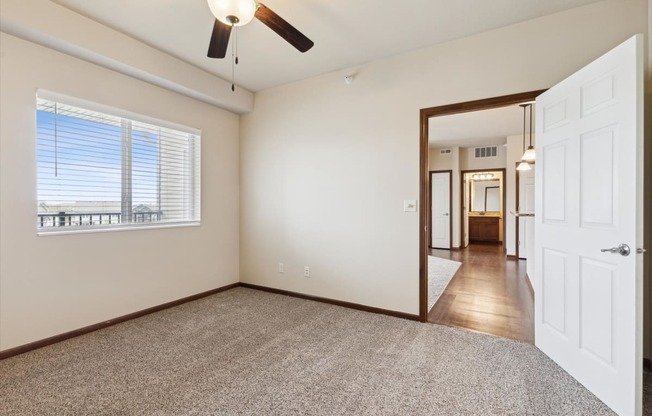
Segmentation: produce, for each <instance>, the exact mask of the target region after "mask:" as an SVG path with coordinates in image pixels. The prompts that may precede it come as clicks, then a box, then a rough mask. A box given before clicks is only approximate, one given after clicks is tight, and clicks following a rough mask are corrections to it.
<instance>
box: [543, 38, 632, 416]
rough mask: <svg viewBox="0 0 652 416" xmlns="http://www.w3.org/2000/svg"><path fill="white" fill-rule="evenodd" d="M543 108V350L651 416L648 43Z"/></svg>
mask: <svg viewBox="0 0 652 416" xmlns="http://www.w3.org/2000/svg"><path fill="white" fill-rule="evenodd" d="M536 102H537V104H536V108H537V110H536V111H537V115H536V126H537V127H536V132H537V143H536V152H537V170H536V183H537V188H538V189H537V193H536V196H535V199H536V204H535V205H536V210H535V212H536V216H535V236H536V239H535V257H536V264H535V270H536V272H535V275H536V277H535V282H536V283H535V339H536V346H537V347H539V348H540V349H541V350H542V351H543V352H544V353H546V354H547V355H548V356H550V357H551V358H552V359H553V360H555V361H556V362H557V363H558V364H559V365H560V366H561V367H562V368H564V369H565V370H566V371H568V372H569V373H570V374H571V375H572V376H573V377H575V378H576V379H577V380H578V381H579V382H580V383H582V384H583V385H584V386H585V387H587V388H588V389H589V390H590V391H591V392H592V393H593V394H595V395H596V396H597V397H598V398H600V400H602V401H603V402H605V403H606V404H607V405H608V406H609V407H611V408H612V409H613V410H614V411H616V413H618V414H620V415H640V414H641V413H642V362H643V357H642V332H643V331H642V305H643V299H642V293H643V292H642V282H643V255H642V254H637V248H640V247H641V244H642V241H643V235H642V234H643V232H642V230H643V221H642V220H643V200H642V196H643V187H642V184H643V156H642V154H643V152H642V151H637V149H642V146H643V134H642V132H643V125H642V124H643V123H642V114H643V113H642V108H643V107H642V106H643V36H642V35H637V36H635V37H633V38H631V39H629V40H627V41H626V42H624V43H623V44H621V45H620V46H618V47H616V48H615V49H613V50H612V51H610V52H608V53H607V54H605V55H603V56H602V57H600V58H598V59H597V60H596V61H594V62H593V63H591V64H589V65H588V66H586V67H584V68H583V69H581V70H580V71H578V72H577V73H575V74H573V75H571V76H570V77H569V78H567V79H566V80H564V81H562V82H561V83H559V84H558V85H556V86H555V87H553V88H551V89H550V90H548V91H547V92H545V93H543V94H542V95H540V96H539V97H538V98H537V100H536ZM539 190H540V191H539ZM612 248H613V249H612Z"/></svg>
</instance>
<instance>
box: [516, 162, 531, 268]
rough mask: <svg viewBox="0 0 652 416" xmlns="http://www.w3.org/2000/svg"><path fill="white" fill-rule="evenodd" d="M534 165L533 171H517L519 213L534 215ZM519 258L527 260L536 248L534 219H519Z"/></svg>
mask: <svg viewBox="0 0 652 416" xmlns="http://www.w3.org/2000/svg"><path fill="white" fill-rule="evenodd" d="M534 169H535V167H534V165H532V169H531V170H524V171H517V175H518V188H519V189H518V212H519V213H521V214H523V213H528V214H529V213H534ZM517 221H518V257H519V258H520V259H523V260H527V258H528V252H530V251H532V249H533V248H534V240H533V238H532V237H533V236H532V234H533V233H534V218H532V217H526V216H522V217H518V218H517Z"/></svg>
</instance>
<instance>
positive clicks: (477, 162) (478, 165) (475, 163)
mask: <svg viewBox="0 0 652 416" xmlns="http://www.w3.org/2000/svg"><path fill="white" fill-rule="evenodd" d="M473 149H474V148H473V147H463V148H460V170H477V169H502V168H504V167H505V155H506V153H507V151H506V150H507V149H506V148H505V147H503V145H502V144H499V145H498V155H497V156H496V157H495V158H485V159H476V158H475V157H474V150H473Z"/></svg>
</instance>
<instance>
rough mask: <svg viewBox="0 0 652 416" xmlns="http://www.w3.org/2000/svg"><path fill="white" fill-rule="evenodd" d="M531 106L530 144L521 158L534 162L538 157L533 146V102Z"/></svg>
mask: <svg viewBox="0 0 652 416" xmlns="http://www.w3.org/2000/svg"><path fill="white" fill-rule="evenodd" d="M529 106H530V145H529V146H528V148H527V150H526V151H525V153H523V157H522V158H521V160H523V161H525V162H534V160H535V159H536V153H535V152H534V146H532V104H530V105H529Z"/></svg>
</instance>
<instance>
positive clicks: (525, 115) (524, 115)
mask: <svg viewBox="0 0 652 416" xmlns="http://www.w3.org/2000/svg"><path fill="white" fill-rule="evenodd" d="M525 117H527V114H525V106H523V151H524V152H525Z"/></svg>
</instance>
